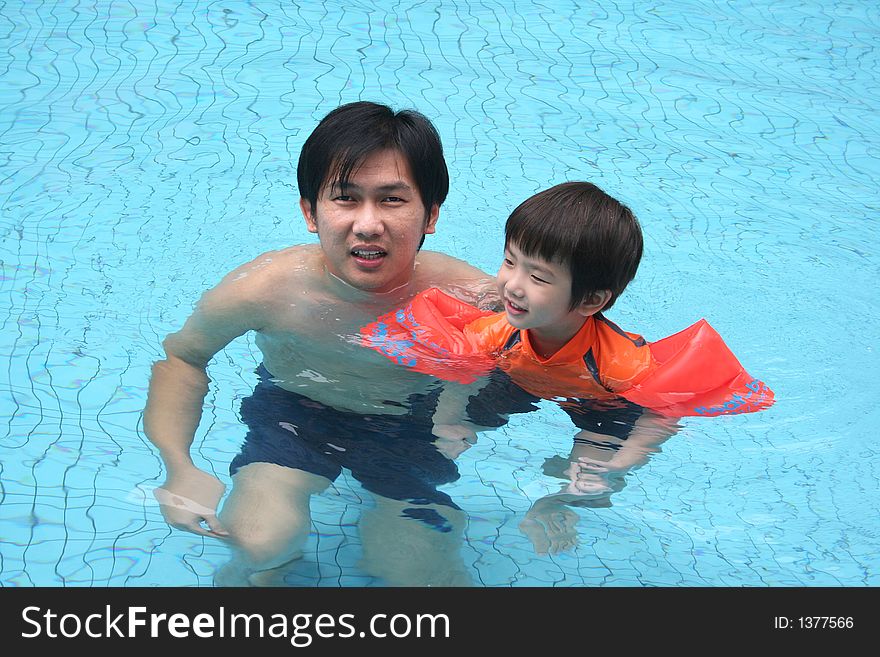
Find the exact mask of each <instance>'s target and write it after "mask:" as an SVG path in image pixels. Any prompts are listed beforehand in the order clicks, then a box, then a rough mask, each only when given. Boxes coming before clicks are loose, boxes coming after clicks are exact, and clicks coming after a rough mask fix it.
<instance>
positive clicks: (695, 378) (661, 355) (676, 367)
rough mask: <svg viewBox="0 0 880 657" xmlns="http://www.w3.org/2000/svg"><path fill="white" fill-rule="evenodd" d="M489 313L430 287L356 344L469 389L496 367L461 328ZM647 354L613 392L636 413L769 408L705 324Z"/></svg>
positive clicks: (762, 391) (763, 390)
mask: <svg viewBox="0 0 880 657" xmlns="http://www.w3.org/2000/svg"><path fill="white" fill-rule="evenodd" d="M493 314H494V313H490V312H487V311H483V310H479V309H477V308H474V307H473V306H469V305H468V304H466V303H462V302H461V301H459V300H458V299H455V298H453V297H450V296H449V295H447V294H444V293H443V292H441V291H440V290H438V289H436V288H431V289H429V290H427V291H425V292H423V293H422V294H420V295H418V296H416V297H415V298H413V300H412V301H411V302H410V303H409V304H408V305H407V306H406V307H405V308H402V309H400V310H396V311H392V312H390V313H387V314H385V315H383V316H381V317H379V318H378V319H377V320H376V321H375V322H372V323H370V324H368V325H367V326H365V327H363V328H362V329H361V338H362V343H363V344H364V345H365V346H367V347H369V348H371V349H374V350H376V351H378V352H379V353H381V354H383V355H385V356H386V357H387V358H390V359H391V360H393V361H395V362H397V364H398V365H401V366H403V367H408V368H410V369H412V370H414V371H416V372H422V373H423V374H429V375H432V376H436V377H438V378H441V379H444V380H447V381H455V382H457V383H464V384H468V383H472V382H473V381H474V380H475V379H476V378H477V377H478V376H482V375H485V374H488V373H489V372H490V371H491V370H492V368H493V367H494V365H495V360H494V358H493V357H492V356H491V355H490V354H488V353H481V352H480V351H479V350H478V349H477V348H476V346H475V344H473V343H472V342H471V341H470V340H469V339H468V336H467V334H466V332H465V331H464V327H465V326H466V325H468V324H469V323H471V322H473V321H475V320H477V319H480V318H482V317H487V316H490V315H493ZM648 348H650V350H651V356H652V360H653V364H652V366H651V368H650V371H649V372H648V374H647V375H645V376H644V377H643V378H642V379H641V380H640V381H639V382H638V383H637V384H635V385H633V386H632V387H630V388H627V389H626V390H621V391H617V392H616V393H615V394H617V395H619V396H621V397H623V398H625V399H628V400H629V401H631V402H634V403H636V404H638V405H639V406H643V407H645V408H649V409H651V410H653V411H655V412H657V413H660V414H662V415H667V416H670V417H681V416H686V415H694V416H706V417H712V416H716V415H733V414H737V413H751V412H754V411H760V410H762V409H765V408H767V407H769V406H770V405H772V404H773V402H774V395H773V391H772V390H770V388H768V387H767V386H766V385H765V384H764V382H763V381H759V380H758V379H755V378H753V377H752V376H750V375H749V374H748V373H747V372H746V371H745V369H744V368H743V366H742V365H741V364H740V362H739V361H738V360H737V358H736V356H734V354H733V352H731V351H730V349H729V348H728V347H727V345H726V344H724V340H722V339H721V336H720V335H718V333H717V332H716V331H715V329H713V328H712V327H711V326H710V325H709V323H708V322H707V321H706V320H705V319H701V320H700V321H698V322H697V323H696V324H693V325H692V326H689V327H688V328H686V329H684V330H683V331H680V332H678V333H676V334H675V335H671V336H669V337H667V338H663V339H662V340H658V341H657V342H651V343H649V344H648ZM571 367H573V368H574V367H577V368H580V367H584V365H583V362H582V361H581V362H572V363H571ZM512 374H513V376H514V380H516V376H515V373H512Z"/></svg>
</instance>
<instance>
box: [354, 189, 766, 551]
mask: <svg viewBox="0 0 880 657" xmlns="http://www.w3.org/2000/svg"><path fill="white" fill-rule="evenodd" d="M642 248H643V242H642V233H641V228H640V227H639V224H638V221H637V220H636V218H635V216H634V215H633V213H632V212H631V211H630V209H629V208H627V207H626V206H625V205H623V204H622V203H620V202H618V201H617V200H615V199H614V198H612V197H611V196H609V195H608V194H606V193H605V192H603V191H602V190H601V189H599V188H598V187H596V186H595V185H593V184H591V183H587V182H569V183H564V184H561V185H557V186H555V187H552V188H550V189H547V190H545V191H542V192H540V193H538V194H536V195H534V196H532V197H531V198H529V199H527V200H526V201H525V202H523V203H522V204H521V205H520V206H519V207H517V208H516V209H515V210H514V211H513V213H512V214H511V215H510V217H509V218H508V220H507V224H506V227H505V251H504V260H503V262H502V264H501V268H500V269H499V271H498V274H497V284H498V292H499V295H500V297H501V299H502V301H503V303H504V312H503V313H500V314H489V313H486V312H483V311H480V310H477V309H475V308H472V307H469V306H467V305H465V304H462V303H460V302H458V301H456V300H454V299H451V298H450V297H448V296H446V295H444V294H442V293H440V292H439V291H438V290H428V291H426V292H425V293H423V294H422V295H420V296H418V297H416V298H415V299H414V300H413V301H412V302H411V303H410V304H409V305H408V306H406V307H405V308H403V309H401V310H398V311H396V312H392V313H389V314H387V315H385V316H383V317H380V318H379V319H378V320H377V321H376V322H373V323H372V324H370V325H368V326H366V327H364V328H363V329H362V331H361V334H362V337H363V340H364V344H366V345H367V346H370V347H371V348H373V349H375V350H377V351H380V352H381V353H384V354H385V355H386V356H387V357H389V358H392V359H394V360H396V361H397V362H398V363H399V364H402V365H405V366H407V367H409V368H411V369H414V370H416V371H421V372H424V373H428V374H433V375H435V376H438V377H440V378H442V379H446V380H447V381H454V382H457V383H460V384H464V385H454V384H453V385H447V386H445V388H444V391H443V393H442V394H441V396H440V398H439V400H438V403H437V407H436V410H435V412H434V416H433V420H434V435H435V436H437V437H438V438H439V439H440V440H439V441H438V445H439V446H441V449H444V450H445V453H447V455H450V457H454V456H457V455H458V453H460V452H461V451H462V450H463V449H466V448H467V444H466V443H469V442H472V441H473V439H474V437H475V435H474V433H473V430H472V428H470V427H469V426H467V424H468V423H470V422H473V425H476V426H477V427H479V426H486V427H488V426H498V425H499V424H501V423H503V422H504V419H503V418H500V419H499V416H498V409H499V408H503V409H504V410H503V412H505V413H518V412H527V411H529V410H533V409H534V408H535V406H534V403H533V402H535V401H537V399H538V398H544V399H552V400H554V401H557V402H558V403H559V405H560V406H561V407H562V408H563V409H564V410H565V411H566V413H568V415H569V416H570V417H571V419H572V420H573V421H574V424H575V425H576V426H578V428H580V429H581V431H580V432H579V433H578V434H577V435H576V436H575V446H574V449H573V451H572V454H571V455H570V456H569V459H568V461H567V463H568V467H565V468H564V473H565V475H566V476H567V477H568V479H569V484H568V485H567V486H566V487H564V488H563V490H562V491H561V492H560V493H559V494H557V495H552V496H548V497H546V498H543V499H542V500H539V502H538V503H536V504H535V505H534V506H533V507H532V509H531V510H530V511H529V513H528V514H527V518H526V521H524V524H523V526H522V527H523V531H525V532H526V533H529V535H530V538H533V534H534V532H535V531H536V527H537V525H536V524H535V523H536V520H541V521H542V522H541V525H542V526H543V527H545V528H549V527H550V526H551V525H553V524H554V523H552V522H550V521H549V520H547V519H549V518H551V517H554V516H556V515H559V514H560V506H561V505H566V504H569V505H570V504H572V503H573V502H576V501H577V497H576V496H583V495H587V496H594V497H596V498H598V499H594V500H593V501H592V502H590V505H591V506H597V505H599V506H601V505H603V504H605V503H607V496H608V495H609V494H610V493H611V492H614V491H615V490H619V489H620V488H621V487H622V482H623V475H624V474H625V472H627V471H628V470H629V469H631V468H633V467H636V466H638V465H641V464H643V463H644V462H645V461H646V459H647V457H648V454H649V453H650V452H652V451H656V449H657V446H658V445H659V444H660V443H661V442H662V441H663V440H665V439H666V438H667V437H669V436H670V435H671V434H672V433H674V431H675V429H676V425H675V421H674V419H672V418H675V417H676V416H679V415H720V414H730V413H738V412H749V411H755V410H760V409H762V408H766V407H767V406H769V405H770V404H771V403H772V401H773V393H772V392H771V391H770V390H769V389H768V388H766V387H765V386H764V384H763V383H762V382H760V381H758V380H756V379H753V378H752V377H750V376H749V375H748V374H747V373H746V372H745V371H744V370H743V368H742V366H741V365H740V364H739V362H738V361H737V360H736V358H735V357H734V356H733V354H732V353H730V351H729V350H728V349H727V347H726V346H725V345H724V343H723V341H722V340H721V338H720V336H718V335H717V333H715V332H714V331H713V330H712V329H711V327H710V326H709V325H708V324H707V323H706V322H705V321H704V320H701V321H700V322H698V323H697V324H695V325H694V326H692V327H690V328H688V329H686V330H685V331H682V332H681V333H679V334H676V335H674V336H671V337H669V338H666V339H664V340H661V341H659V342H656V343H653V344H649V343H647V342H646V341H645V340H644V338H642V337H641V336H640V335H637V334H634V333H628V332H626V331H623V330H622V329H620V328H619V327H618V326H617V325H616V324H614V323H612V322H611V321H609V320H608V319H606V318H605V316H604V315H603V311H605V310H607V309H608V308H610V307H611V306H612V305H613V304H614V302H615V301H616V300H617V298H618V297H619V296H620V294H621V293H622V292H623V291H624V289H625V288H626V286H627V285H628V284H629V282H630V281H631V280H632V279H633V278H634V277H635V274H636V270H637V269H638V266H639V262H640V260H641V256H642ZM490 370H492V373H491V375H490V376H489V377H485V376H484V375H486V374H487V373H489V372H490ZM475 380H476V383H474V381H475ZM509 382H513V383H514V384H515V385H514V386H511V385H509ZM477 391H479V394H476V393H477ZM465 408H466V411H465ZM646 409H650V410H646ZM651 411H656V413H654V412H651ZM658 413H659V415H658ZM661 416H665V417H661ZM473 425H472V426H473ZM456 440H457V441H464V442H461V443H460V447H458V448H456V447H455V443H454V441H456ZM444 441H445V442H444ZM557 465H558V464H557ZM556 469H557V471H559V470H560V469H561V468H558V467H557V468H556ZM581 501H583V500H581ZM544 520H547V522H543V521H544ZM555 524H557V525H558V524H559V523H558V522H557V523H555ZM563 524H564V523H563ZM569 529H570V528H569ZM546 534H547V536H548V537H549V539H547V537H543V538H542V539H541V540H537V539H535V538H533V540H534V541H535V544H536V547H537V546H538V545H539V543H545V539H547V541H549V542H547V543H546V544H548V545H549V544H550V543H552V540H553V539H559V536H560V535H559V534H557V535H555V536H554V534H553V532H552V531H550V529H547V530H546ZM542 535H543V533H542ZM569 538H570V536H569ZM563 542H564V541H563Z"/></svg>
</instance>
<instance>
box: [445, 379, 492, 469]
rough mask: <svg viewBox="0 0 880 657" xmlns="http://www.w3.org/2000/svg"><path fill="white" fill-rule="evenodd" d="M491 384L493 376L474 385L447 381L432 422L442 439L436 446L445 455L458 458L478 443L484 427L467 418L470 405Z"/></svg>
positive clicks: (475, 382) (477, 381) (478, 380)
mask: <svg viewBox="0 0 880 657" xmlns="http://www.w3.org/2000/svg"><path fill="white" fill-rule="evenodd" d="M488 382H489V377H480V378H478V379H477V380H476V381H474V382H473V383H471V384H460V383H451V382H447V383H446V384H445V386H444V388H443V390H442V391H441V392H440V396H439V397H438V398H437V407H436V409H435V410H434V416H433V418H432V421H433V423H434V429H433V433H434V435H435V436H437V438H438V440H437V441H436V442H435V445H437V449H439V450H440V452H441V453H442V454H443V455H444V456H446V457H448V458H450V459H454V458H456V457H457V456H459V455H460V454H461V453H462V452H463V451H465V450H466V449H469V448H470V447H471V445H473V444H474V443H476V442H477V434H476V431H477V430H478V429H479V428H480V427H478V426H477V425H475V424H473V422H471V421H470V419H469V418H468V417H467V405H468V401H469V400H470V398H471V397H472V396H474V395H476V394H478V393H479V392H480V390H482V389H483V388H484V387H485V386H486V384H487V383H488Z"/></svg>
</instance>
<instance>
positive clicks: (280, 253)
mask: <svg viewBox="0 0 880 657" xmlns="http://www.w3.org/2000/svg"><path fill="white" fill-rule="evenodd" d="M322 262H323V260H322V258H321V249H320V247H319V246H317V245H313V244H300V245H297V246H291V247H287V248H285V249H279V250H277V251H267V252H266V253H263V254H261V255H259V256H257V257H256V258H254V259H253V260H251V261H250V262H246V263H245V264H243V265H240V266H239V267H236V268H235V269H233V270H232V271H231V272H229V273H228V274H227V275H226V276H224V277H223V280H221V281H220V284H219V285H217V287H216V288H214V291H215V292H219V293H221V295H222V296H228V297H229V298H231V299H235V298H240V299H247V300H250V301H263V300H265V299H268V298H274V297H277V296H278V294H279V292H280V291H283V290H285V289H289V287H290V286H293V285H297V284H304V283H311V282H313V279H314V278H315V276H316V273H317V272H320V271H321V265H322Z"/></svg>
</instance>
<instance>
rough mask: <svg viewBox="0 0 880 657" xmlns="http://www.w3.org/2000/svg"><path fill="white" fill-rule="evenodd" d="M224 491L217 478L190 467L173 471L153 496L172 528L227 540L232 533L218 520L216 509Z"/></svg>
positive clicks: (224, 488) (224, 487)
mask: <svg viewBox="0 0 880 657" xmlns="http://www.w3.org/2000/svg"><path fill="white" fill-rule="evenodd" d="M225 490H226V486H224V485H223V482H222V481H220V480H219V479H217V477H215V476H213V475H210V474H208V473H207V472H204V471H202V470H199V469H198V468H196V467H195V466H187V467H182V468H179V469H175V470H174V471H170V472H169V473H168V479H166V480H165V485H164V486H162V487H161V488H157V489H156V490H154V491H153V495H154V496H155V497H156V500H157V501H158V502H159V508H160V510H161V511H162V515H163V516H164V517H165V521H166V522H167V523H168V524H169V525H171V526H172V527H175V528H177V529H183V530H184V531H188V532H192V533H193V534H199V535H200V536H214V537H216V538H228V537H229V532H227V531H226V530H225V529H224V528H223V525H221V524H220V521H219V520H218V519H217V506H218V504H219V503H220V498H221V497H223V491H225ZM202 523H205V524H206V525H207V526H208V529H205V528H204V527H203V526H202Z"/></svg>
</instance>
